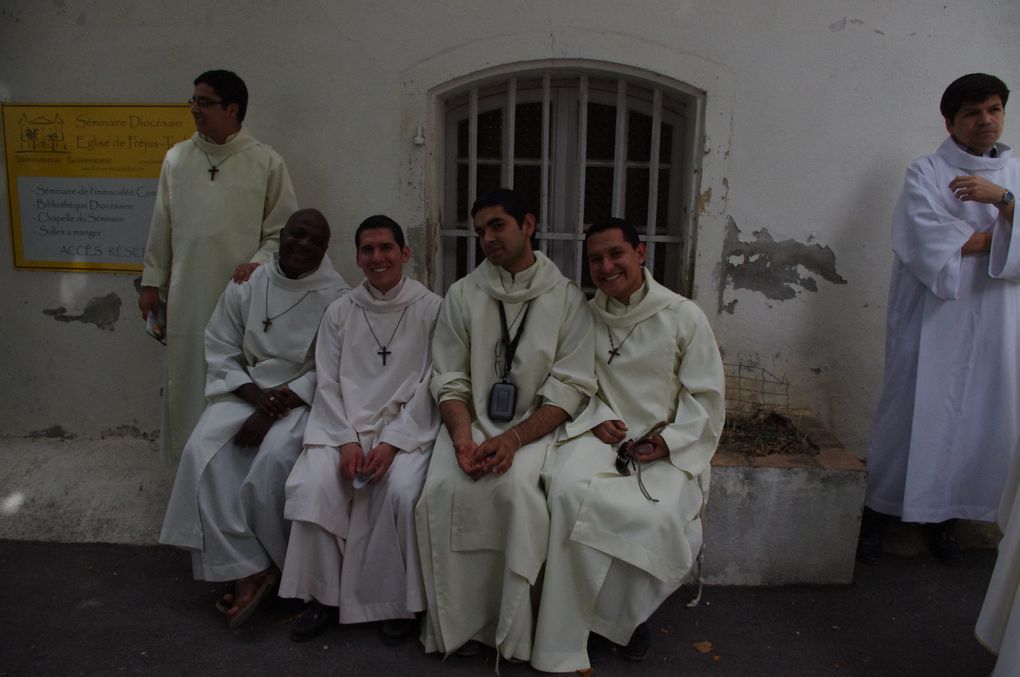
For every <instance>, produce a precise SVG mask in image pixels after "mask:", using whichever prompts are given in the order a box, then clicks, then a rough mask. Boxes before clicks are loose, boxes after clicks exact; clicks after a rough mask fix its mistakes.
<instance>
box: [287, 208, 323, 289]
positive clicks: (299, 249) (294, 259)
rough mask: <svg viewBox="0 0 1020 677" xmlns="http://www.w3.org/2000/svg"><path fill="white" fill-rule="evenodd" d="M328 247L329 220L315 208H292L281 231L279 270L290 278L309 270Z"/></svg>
mask: <svg viewBox="0 0 1020 677" xmlns="http://www.w3.org/2000/svg"><path fill="white" fill-rule="evenodd" d="M328 248H329V224H328V223H326V219H325V217H323V216H322V214H320V213H319V212H318V211H317V210H315V209H302V210H301V211H297V212H294V215H293V216H291V217H290V219H289V220H288V221H287V225H286V226H284V227H283V230H281V231H280V270H282V271H283V274H284V275H286V276H287V277H289V278H291V279H297V278H299V277H301V276H302V275H305V274H307V273H310V272H312V271H313V270H315V269H317V268H318V267H319V264H320V263H322V257H324V256H325V255H326V249H328Z"/></svg>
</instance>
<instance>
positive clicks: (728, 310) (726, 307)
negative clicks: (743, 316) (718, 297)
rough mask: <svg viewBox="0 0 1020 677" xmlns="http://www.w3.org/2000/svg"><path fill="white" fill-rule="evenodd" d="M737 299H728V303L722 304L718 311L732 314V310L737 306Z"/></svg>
mask: <svg viewBox="0 0 1020 677" xmlns="http://www.w3.org/2000/svg"><path fill="white" fill-rule="evenodd" d="M737 300H738V299H733V300H732V301H730V302H729V303H727V304H726V305H724V306H723V307H722V309H721V310H720V312H723V313H729V314H730V315H732V314H733V311H734V310H735V309H736V307H737Z"/></svg>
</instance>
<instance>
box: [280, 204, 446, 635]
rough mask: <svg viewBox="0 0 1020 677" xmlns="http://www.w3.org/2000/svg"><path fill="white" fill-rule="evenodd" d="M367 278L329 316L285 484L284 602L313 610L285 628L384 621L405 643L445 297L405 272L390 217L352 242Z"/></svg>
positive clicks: (314, 631) (418, 607) (419, 595)
mask: <svg viewBox="0 0 1020 677" xmlns="http://www.w3.org/2000/svg"><path fill="white" fill-rule="evenodd" d="M354 244H355V248H356V250H357V263H358V267H359V268H361V270H362V272H363V273H364V274H365V281H364V282H362V283H361V284H360V285H358V286H357V287H356V288H355V289H353V290H352V291H351V293H350V294H348V295H347V296H345V297H344V298H342V299H340V300H339V301H337V302H336V303H334V304H333V305H332V306H330V307H329V309H328V310H327V311H326V315H325V317H324V318H323V321H322V328H321V329H320V330H319V338H318V344H317V348H316V354H315V365H316V372H317V373H318V379H319V385H318V391H317V394H316V396H315V404H314V405H313V406H312V413H311V417H310V418H309V421H308V427H307V429H306V431H305V450H304V453H302V454H301V457H300V458H299V459H298V462H297V464H296V465H295V466H294V470H293V472H292V473H291V476H290V478H289V479H288V480H287V508H286V513H285V514H286V516H287V519H290V520H293V525H292V528H291V534H290V543H289V545H288V547H287V564H286V566H285V567H284V570H283V578H282V581H281V583H280V595H281V596H283V597H300V598H301V599H304V600H306V601H309V604H308V606H307V607H306V609H305V611H304V613H302V615H301V616H300V617H299V618H298V619H297V620H296V621H295V622H294V625H293V626H292V627H291V638H292V639H293V640H295V641H299V642H300V641H305V640H309V639H312V638H313V637H315V636H317V635H318V634H320V633H321V632H322V631H323V630H325V629H326V625H327V624H328V623H329V620H330V618H331V617H334V614H336V613H337V611H336V609H335V608H334V609H330V607H339V620H340V622H341V623H364V622H368V621H380V620H381V621H386V622H385V623H383V625H382V637H383V641H384V642H386V643H389V644H396V643H399V642H400V641H402V640H403V639H405V638H406V637H408V636H409V635H411V634H412V633H413V632H414V630H415V627H416V623H415V614H416V613H418V612H420V611H424V609H425V591H424V589H423V588H422V583H421V566H420V564H419V557H418V545H417V543H416V540H415V528H414V505H415V502H417V500H418V495H419V494H420V493H421V488H422V484H423V483H424V481H425V471H426V470H427V468H428V464H429V458H430V457H431V454H432V443H433V441H434V440H435V438H436V433H437V432H438V430H439V413H438V411H437V409H436V406H435V403H434V402H433V400H432V396H431V394H430V393H429V378H430V375H431V372H432V361H431V359H430V357H429V355H430V353H429V344H430V342H431V339H432V331H433V329H434V328H435V323H436V317H437V316H438V314H439V306H440V304H441V303H442V299H440V298H439V297H438V296H436V295H435V294H433V293H432V292H430V291H429V290H428V289H426V288H425V287H424V286H423V285H422V284H420V283H419V282H417V281H415V280H412V279H410V278H408V277H406V276H405V275H404V272H403V265H404V263H406V262H407V261H408V259H409V258H410V256H411V250H410V249H408V247H407V245H406V244H405V243H404V233H403V231H402V230H401V229H400V226H399V225H397V223H396V222H395V221H394V220H393V219H390V218H389V217H386V216H381V215H380V216H372V217H369V218H368V219H365V221H364V222H362V224H361V225H360V226H358V230H357V232H356V233H355V235H354Z"/></svg>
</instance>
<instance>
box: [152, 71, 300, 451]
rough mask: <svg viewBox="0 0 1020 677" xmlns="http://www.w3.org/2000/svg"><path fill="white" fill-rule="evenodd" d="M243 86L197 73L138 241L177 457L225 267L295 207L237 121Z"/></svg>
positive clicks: (195, 403) (197, 404)
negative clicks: (162, 310)
mask: <svg viewBox="0 0 1020 677" xmlns="http://www.w3.org/2000/svg"><path fill="white" fill-rule="evenodd" d="M247 108H248V90H247V88H246V87H245V84H244V81H243V80H241V78H239V77H238V76H237V75H236V74H234V73H232V72H230V71H224V70H214V71H208V72H206V73H203V74H201V75H199V76H198V77H197V78H196V79H195V90H194V93H193V94H192V98H191V114H192V116H193V117H194V119H195V129H196V131H195V134H194V136H192V138H190V139H188V140H187V141H183V142H181V143H178V144H177V145H175V146H174V147H173V148H171V149H170V150H169V151H167V154H166V158H165V159H164V160H163V169H162V171H161V172H160V176H159V187H158V189H157V193H156V206H155V209H154V210H153V214H152V222H151V224H150V226H149V239H148V243H147V245H146V247H145V260H144V261H145V267H144V270H143V272H142V286H141V290H140V294H139V297H138V306H139V308H140V309H141V311H142V319H146V318H148V316H149V315H150V314H154V315H157V316H158V310H159V306H160V294H161V292H162V294H163V296H164V298H165V300H166V303H167V311H166V322H167V326H166V327H165V328H164V333H165V336H166V343H167V356H166V362H165V364H164V374H163V375H164V378H163V411H162V424H161V426H160V452H161V454H162V456H163V458H164V459H165V460H168V461H171V462H173V463H176V461H177V459H178V458H179V457H180V454H181V449H182V448H183V446H184V443H185V441H186V440H187V439H188V436H189V435H190V434H191V429H192V428H193V427H194V425H195V422H196V421H197V420H198V417H199V416H200V415H201V414H202V410H203V408H204V407H205V398H204V397H203V395H202V391H203V388H204V386H205V359H204V356H203V343H202V332H203V331H204V329H205V324H206V322H208V320H209V316H210V315H211V314H212V310H213V307H214V306H215V305H216V300H217V299H218V298H219V296H220V293H221V292H222V291H223V289H224V288H225V287H226V286H227V282H228V281H230V279H231V275H233V279H234V281H235V282H241V281H243V280H244V279H246V278H247V276H248V275H250V274H251V271H252V270H253V269H254V267H255V266H257V265H258V264H259V263H261V262H264V261H267V260H268V259H269V257H270V256H271V255H272V253H273V252H274V251H275V250H276V249H277V247H278V246H279V235H280V229H281V228H282V227H283V224H284V222H285V221H286V220H287V217H288V216H290V215H291V214H292V213H293V212H294V211H295V210H296V209H297V199H296V198H295V197H294V188H293V187H292V186H291V183H290V176H289V175H288V173H287V167H286V166H285V165H284V164H283V160H282V159H281V158H280V156H279V155H278V154H277V153H276V152H275V151H274V150H273V149H272V148H270V147H269V146H267V145H265V144H264V143H261V142H259V141H257V140H256V139H255V138H254V137H252V136H251V134H249V133H248V131H247V130H245V129H244V128H243V127H242V126H241V123H242V122H243V121H244V117H245V113H246V112H247Z"/></svg>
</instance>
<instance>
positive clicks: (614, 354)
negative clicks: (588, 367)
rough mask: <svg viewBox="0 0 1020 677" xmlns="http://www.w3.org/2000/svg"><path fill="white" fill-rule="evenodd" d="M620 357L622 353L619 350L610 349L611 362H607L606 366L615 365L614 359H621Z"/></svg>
mask: <svg viewBox="0 0 1020 677" xmlns="http://www.w3.org/2000/svg"><path fill="white" fill-rule="evenodd" d="M619 356H620V351H619V350H617V349H616V348H610V349H609V361H608V362H606V364H612V363H613V358H614V357H619Z"/></svg>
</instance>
